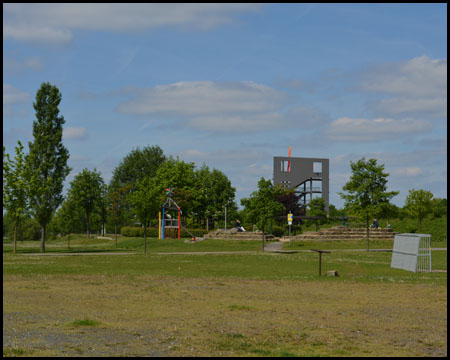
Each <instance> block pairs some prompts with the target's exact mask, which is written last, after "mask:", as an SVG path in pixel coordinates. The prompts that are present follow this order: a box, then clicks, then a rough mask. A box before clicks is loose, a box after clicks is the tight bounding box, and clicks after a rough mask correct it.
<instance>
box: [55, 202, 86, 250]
mask: <svg viewBox="0 0 450 360" xmlns="http://www.w3.org/2000/svg"><path fill="white" fill-rule="evenodd" d="M79 213H80V208H79V205H78V203H77V201H76V200H75V199H74V198H73V197H68V198H67V199H66V200H65V201H64V202H63V203H62V205H61V207H60V208H59V209H58V211H57V212H56V215H55V217H54V220H55V223H56V224H55V226H56V227H57V230H58V231H59V232H61V233H62V234H67V247H68V248H69V249H70V234H72V233H73V232H74V231H75V229H76V228H77V227H78V228H79V227H80V225H81V224H80V217H79Z"/></svg>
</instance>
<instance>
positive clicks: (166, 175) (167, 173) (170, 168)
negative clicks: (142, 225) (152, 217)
mask: <svg viewBox="0 0 450 360" xmlns="http://www.w3.org/2000/svg"><path fill="white" fill-rule="evenodd" d="M155 187H156V188H157V194H158V196H159V201H160V205H162V204H163V202H164V201H165V189H167V188H169V187H171V188H172V190H173V194H172V199H173V200H174V201H175V202H176V203H177V204H178V206H180V207H181V209H182V211H183V213H184V214H190V213H191V212H192V211H193V209H194V201H193V200H194V193H195V164H194V163H186V162H184V161H182V160H178V159H176V160H175V159H169V160H167V161H166V162H164V163H163V164H161V166H160V167H159V169H158V171H157V172H156V175H155Z"/></svg>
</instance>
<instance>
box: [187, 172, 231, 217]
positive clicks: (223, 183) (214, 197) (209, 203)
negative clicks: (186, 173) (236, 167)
mask: <svg viewBox="0 0 450 360" xmlns="http://www.w3.org/2000/svg"><path fill="white" fill-rule="evenodd" d="M235 192H236V189H235V188H234V187H232V186H231V181H230V180H229V179H228V177H227V176H226V175H225V174H224V173H223V172H222V171H220V170H217V169H213V170H212V171H210V170H209V168H208V167H207V166H206V165H205V164H203V165H202V167H201V168H200V169H199V170H197V171H196V172H195V185H194V189H193V200H192V206H193V212H194V213H195V214H196V216H197V217H199V218H202V219H204V218H211V217H215V218H216V219H218V217H220V218H224V216H225V206H226V207H227V213H228V214H234V213H235V212H236V211H237V205H236V203H235V202H234V197H235ZM208 224H209V222H207V226H208Z"/></svg>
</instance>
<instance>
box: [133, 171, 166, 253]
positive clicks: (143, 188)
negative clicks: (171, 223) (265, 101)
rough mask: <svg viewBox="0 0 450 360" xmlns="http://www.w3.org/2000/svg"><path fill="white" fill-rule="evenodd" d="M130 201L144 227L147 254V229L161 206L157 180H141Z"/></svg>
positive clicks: (147, 178) (145, 251)
mask: <svg viewBox="0 0 450 360" xmlns="http://www.w3.org/2000/svg"><path fill="white" fill-rule="evenodd" d="M129 199H130V203H131V204H132V205H133V207H134V210H135V212H136V215H137V216H138V219H139V221H140V222H141V224H143V225H144V253H147V227H148V225H149V224H150V220H151V218H152V217H156V214H157V213H158V210H159V207H160V205H161V204H160V202H159V198H158V188H157V187H156V186H155V180H154V179H153V178H150V177H149V176H148V177H146V178H144V179H142V180H139V181H138V184H137V189H136V190H135V191H133V192H132V193H131V194H130V195H129Z"/></svg>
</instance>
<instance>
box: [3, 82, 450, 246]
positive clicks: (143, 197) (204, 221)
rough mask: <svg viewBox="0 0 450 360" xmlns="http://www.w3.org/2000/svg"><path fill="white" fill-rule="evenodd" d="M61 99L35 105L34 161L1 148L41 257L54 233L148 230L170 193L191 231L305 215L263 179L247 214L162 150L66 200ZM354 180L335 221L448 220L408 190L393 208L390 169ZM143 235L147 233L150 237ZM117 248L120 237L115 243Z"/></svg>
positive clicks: (316, 207) (147, 151)
mask: <svg viewBox="0 0 450 360" xmlns="http://www.w3.org/2000/svg"><path fill="white" fill-rule="evenodd" d="M60 101H61V93H60V92H59V90H58V89H57V88H56V87H55V86H52V85H50V84H49V83H43V84H42V86H41V88H40V89H39V90H38V92H37V95H36V101H35V102H34V103H33V106H34V109H35V111H36V120H35V121H34V122H33V136H34V141H33V142H29V153H28V154H24V152H23V150H24V147H23V146H22V144H21V143H20V142H18V146H17V147H16V148H15V151H16V155H15V158H14V159H11V158H10V156H9V154H6V152H5V148H3V206H4V208H6V210H7V218H9V219H11V222H12V224H13V226H14V252H15V250H16V237H17V233H18V230H19V229H20V228H21V225H23V223H29V219H30V218H34V219H35V221H36V222H37V223H38V224H39V226H40V228H41V231H40V235H41V251H43V252H45V238H46V233H47V230H48V228H49V227H50V229H51V231H52V232H54V233H55V232H56V233H63V234H69V242H70V233H73V232H82V231H86V233H87V236H89V234H90V232H91V231H92V230H99V229H102V230H104V229H105V226H107V227H108V229H111V228H114V233H115V234H116V235H117V233H118V231H119V229H120V227H122V226H124V225H127V226H129V225H133V224H136V223H138V224H140V225H142V226H144V228H145V229H146V228H147V227H148V226H151V225H152V222H153V224H155V223H156V219H157V216H158V211H159V210H160V209H161V205H162V203H163V202H164V200H165V196H166V195H165V189H166V188H168V187H169V186H170V187H171V188H172V189H173V198H174V200H175V201H176V202H177V203H178V205H180V206H181V208H182V211H183V217H184V219H185V220H187V221H190V222H191V225H197V226H206V227H208V224H209V221H208V219H209V220H211V219H212V220H218V219H223V218H224V211H225V207H226V209H227V211H228V215H229V216H228V218H229V219H234V218H238V217H239V218H241V220H243V221H244V222H245V223H246V224H255V225H256V226H257V227H258V229H260V230H261V231H263V233H264V232H265V231H266V230H267V229H268V227H269V226H270V225H272V224H279V225H281V224H283V223H285V222H286V214H287V213H288V212H289V211H290V212H292V213H293V214H294V216H296V215H305V209H304V208H303V207H301V206H300V205H299V196H298V195H296V194H295V192H294V191H293V190H288V189H283V188H282V187H279V186H274V185H273V184H272V182H271V181H270V180H265V179H264V178H261V179H260V180H259V182H258V189H257V191H255V192H253V193H252V194H251V195H250V197H248V198H244V199H242V200H241V205H242V206H243V207H244V209H243V210H241V211H238V210H237V206H236V203H235V188H233V187H232V186H231V182H230V181H229V179H228V178H227V176H226V175H225V174H224V173H223V172H221V171H219V170H217V169H213V170H210V169H209V168H208V167H207V166H206V165H205V164H203V166H201V167H200V168H199V169H197V168H196V167H195V164H194V163H186V162H184V161H181V160H179V159H178V158H177V159H174V158H171V157H170V158H168V157H167V156H165V155H164V153H163V151H162V149H161V148H160V147H158V146H147V147H144V148H143V149H140V148H136V149H134V150H132V151H131V152H130V153H129V154H127V155H126V156H125V157H124V159H123V160H122V161H121V163H120V164H119V165H118V166H117V167H116V168H115V169H114V172H113V176H112V178H111V181H110V182H109V184H106V183H105V181H104V179H103V178H102V176H101V173H100V172H98V171H97V170H96V169H94V170H93V171H90V170H88V169H84V170H83V171H81V172H80V173H79V174H77V175H76V176H75V177H74V179H73V180H72V181H71V183H70V187H69V189H68V191H67V196H66V197H63V195H62V190H63V182H64V180H65V178H66V177H67V175H68V174H69V172H70V171H71V169H70V167H69V166H68V165H67V161H68V158H69V153H68V151H67V149H66V148H65V147H64V145H63V144H62V125H63V124H64V123H65V121H64V117H63V116H60V115H59V109H58V106H59V103H60ZM350 167H351V170H352V175H351V177H350V180H349V181H348V182H347V183H346V184H345V185H344V187H343V192H340V193H339V195H340V196H341V197H342V198H343V199H344V201H345V208H344V209H342V210H337V209H336V208H335V207H334V206H333V205H331V204H330V214H329V215H330V216H339V215H341V214H342V211H343V210H345V212H346V214H347V215H357V216H360V217H361V218H363V219H364V220H365V221H366V226H367V228H368V225H369V219H370V218H372V217H391V218H394V217H402V216H410V217H415V218H417V219H418V222H419V231H421V226H422V221H423V219H424V217H425V216H426V215H427V214H429V213H430V212H434V213H442V215H443V214H444V213H445V215H446V213H447V203H446V199H433V194H431V192H429V191H425V190H414V189H412V190H410V192H409V195H408V196H407V198H406V203H405V207H404V208H402V209H400V208H398V207H396V206H395V205H393V204H391V203H390V200H391V199H392V198H393V197H394V196H396V195H397V194H398V193H399V192H398V191H387V177H388V174H387V173H385V172H384V165H378V164H377V161H376V160H375V159H369V160H367V161H366V160H365V158H362V159H361V160H359V161H357V162H351V163H350ZM324 205H325V204H324V201H323V199H321V198H319V199H314V200H312V201H311V202H310V204H309V205H308V215H312V216H326V213H325V209H324ZM144 234H145V231H144ZM116 241H117V236H116Z"/></svg>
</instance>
